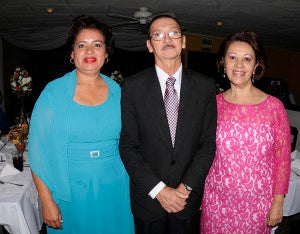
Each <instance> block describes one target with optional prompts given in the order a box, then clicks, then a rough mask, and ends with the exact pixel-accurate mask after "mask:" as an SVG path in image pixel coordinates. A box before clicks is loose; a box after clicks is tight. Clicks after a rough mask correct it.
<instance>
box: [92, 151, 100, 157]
mask: <svg viewBox="0 0 300 234" xmlns="http://www.w3.org/2000/svg"><path fill="white" fill-rule="evenodd" d="M99 157H100V150H91V151H90V158H99Z"/></svg>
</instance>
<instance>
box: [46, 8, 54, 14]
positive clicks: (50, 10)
mask: <svg viewBox="0 0 300 234" xmlns="http://www.w3.org/2000/svg"><path fill="white" fill-rule="evenodd" d="M46 11H47V12H48V13H52V12H54V9H53V8H51V7H49V8H47V9H46Z"/></svg>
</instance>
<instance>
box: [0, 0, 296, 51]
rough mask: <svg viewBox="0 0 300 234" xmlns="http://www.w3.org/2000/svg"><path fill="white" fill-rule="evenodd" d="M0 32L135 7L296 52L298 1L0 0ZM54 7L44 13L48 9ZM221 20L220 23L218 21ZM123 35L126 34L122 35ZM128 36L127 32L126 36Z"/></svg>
mask: <svg viewBox="0 0 300 234" xmlns="http://www.w3.org/2000/svg"><path fill="white" fill-rule="evenodd" d="M0 3H1V4H0V35H1V32H5V30H8V29H19V30H20V29H23V28H25V29H28V28H34V27H44V28H45V27H46V28H53V27H62V26H63V27H64V26H66V27H67V26H69V25H70V23H71V20H72V19H73V18H74V17H76V16H78V15H81V14H86V15H92V16H95V17H96V18H97V19H98V20H100V21H102V22H105V23H107V24H109V25H113V24H118V23H122V22H127V19H125V18H121V17H120V18H115V17H109V16H108V14H114V15H124V16H128V17H133V14H134V12H135V11H137V10H138V9H139V7H142V6H143V7H147V8H148V9H149V11H151V12H152V13H153V14H156V13H159V12H163V11H172V12H174V13H175V15H176V16H177V18H178V19H179V20H180V21H181V22H182V23H183V25H184V26H185V28H186V29H185V30H186V32H187V33H196V34H201V35H206V36H215V37H221V38H224V37H226V36H227V35H228V34H230V33H231V32H233V31H237V30H241V29H247V30H253V31H255V32H256V33H257V34H258V35H259V37H260V39H261V40H262V42H263V43H264V45H265V46H266V47H271V48H277V49H283V50H290V51H298V52H300V43H299V41H300V1H299V0H252V1H249V0H247V1H245V0H164V1H161V0H155V1H151V0H140V1H132V0H127V1H124V0H101V1H100V0H98V1H97V0H65V1H61V0H28V1H25V0H23V1H21V0H0ZM49 7H50V8H53V9H54V12H53V13H51V14H50V13H48V12H47V11H46V9H47V8H49ZM217 21H222V22H223V25H222V26H217ZM139 29H140V27H139V25H137V24H130V25H129V24H128V25H123V26H120V27H114V28H113V30H114V32H116V34H117V35H121V34H122V33H127V34H128V32H130V34H141V33H142V32H141V31H140V30H139ZM123 38H124V37H123ZM125 38H126V37H125Z"/></svg>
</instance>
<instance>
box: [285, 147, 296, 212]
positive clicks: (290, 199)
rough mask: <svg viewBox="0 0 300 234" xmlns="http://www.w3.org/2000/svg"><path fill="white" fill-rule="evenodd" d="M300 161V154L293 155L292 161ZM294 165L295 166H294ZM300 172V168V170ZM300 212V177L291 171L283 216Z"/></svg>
mask: <svg viewBox="0 0 300 234" xmlns="http://www.w3.org/2000/svg"><path fill="white" fill-rule="evenodd" d="M297 159H300V152H299V151H297V150H296V151H294V152H293V153H292V160H297ZM292 165H293V164H292ZM299 170H300V168H299ZM299 212H300V176H298V175H297V174H295V173H294V172H293V167H292V171H291V178H290V185H289V191H288V194H286V196H285V198H284V204H283V216H290V215H294V214H297V213H299Z"/></svg>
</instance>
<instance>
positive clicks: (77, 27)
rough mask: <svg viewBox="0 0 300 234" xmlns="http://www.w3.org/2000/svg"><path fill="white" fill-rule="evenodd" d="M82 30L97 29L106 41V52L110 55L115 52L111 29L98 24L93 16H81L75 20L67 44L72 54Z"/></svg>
mask: <svg viewBox="0 0 300 234" xmlns="http://www.w3.org/2000/svg"><path fill="white" fill-rule="evenodd" d="M82 29H96V30H99V31H100V32H101V33H102V34H103V36H104V39H105V48H106V52H107V54H108V56H109V55H111V54H112V52H113V46H114V40H113V34H112V30H111V28H110V27H109V26H108V25H106V24H103V23H100V22H98V21H97V20H96V19H95V18H94V17H92V16H85V15H81V16H78V17H76V18H74V19H73V21H72V24H71V26H70V29H69V32H68V38H67V41H66V44H67V46H68V48H69V53H70V54H71V53H72V51H73V49H74V44H75V41H76V38H77V36H78V34H79V33H80V31H81V30H82Z"/></svg>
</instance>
